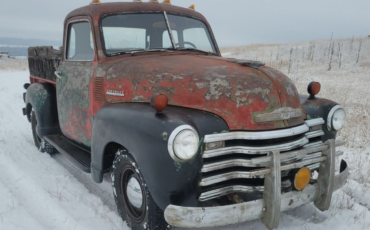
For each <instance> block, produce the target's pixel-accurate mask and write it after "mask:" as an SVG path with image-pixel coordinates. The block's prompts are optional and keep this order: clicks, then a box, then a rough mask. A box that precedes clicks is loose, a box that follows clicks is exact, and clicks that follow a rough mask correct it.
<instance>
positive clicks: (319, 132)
mask: <svg viewBox="0 0 370 230" xmlns="http://www.w3.org/2000/svg"><path fill="white" fill-rule="evenodd" d="M320 136H324V131H322V130H317V131H312V132H308V133H306V137H307V138H308V139H311V138H314V137H320Z"/></svg>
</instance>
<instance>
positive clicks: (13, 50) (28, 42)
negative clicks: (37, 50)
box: [0, 37, 62, 57]
mask: <svg viewBox="0 0 370 230" xmlns="http://www.w3.org/2000/svg"><path fill="white" fill-rule="evenodd" d="M61 45H62V41H53V40H42V39H23V38H4V37H0V51H8V52H9V55H10V56H12V57H14V56H27V49H28V47H30V46H61Z"/></svg>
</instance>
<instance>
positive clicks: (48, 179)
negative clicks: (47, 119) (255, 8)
mask: <svg viewBox="0 0 370 230" xmlns="http://www.w3.org/2000/svg"><path fill="white" fill-rule="evenodd" d="M329 44H331V45H329ZM333 44H334V45H333ZM360 44H361V47H360ZM329 46H330V47H334V48H333V49H331V48H329ZM325 47H326V48H325ZM338 47H341V48H340V49H341V50H340V51H339V50H338V49H339V48H338ZM313 50H314V51H313ZM359 50H360V55H358V51H359ZM291 52H292V54H290V53H291ZM331 53H333V55H331ZM369 53H370V39H362V42H361V40H360V39H354V40H352V39H349V40H340V41H338V40H335V41H314V42H311V43H302V44H288V45H255V46H248V47H236V48H229V49H225V50H224V54H226V56H229V57H237V58H245V59H254V60H255V59H257V60H262V61H265V62H266V63H267V64H268V65H270V66H273V67H275V68H278V69H280V70H281V71H283V72H285V73H288V72H289V76H290V77H291V78H292V79H293V81H294V82H295V83H296V84H297V86H298V89H299V91H300V92H301V93H305V88H306V86H307V84H308V83H309V82H310V81H312V80H316V81H320V82H321V83H322V92H321V93H320V96H321V97H326V98H330V99H332V100H335V101H338V102H339V103H341V104H342V105H343V106H344V107H345V109H346V110H347V116H348V122H347V126H346V128H345V129H344V130H342V131H341V133H340V138H342V139H345V140H347V141H348V143H347V145H346V146H345V147H343V148H342V149H343V150H344V151H345V154H344V156H343V158H344V159H346V160H347V161H348V163H349V165H350V169H351V170H350V171H351V176H350V179H349V181H348V183H347V185H345V186H344V188H343V189H342V190H340V191H338V192H336V193H335V194H334V197H333V200H332V207H331V208H330V210H329V211H327V212H320V211H318V210H316V209H315V207H314V206H313V204H308V205H305V206H302V207H300V208H297V209H295V210H292V211H289V212H285V213H283V214H282V218H281V222H280V227H279V229H304V230H309V229H337V230H342V229H356V230H357V229H370V177H369V176H370V140H369V137H370V131H369V130H370V129H369V127H370V119H369V116H370V109H369V108H370V107H369V101H370V95H369V92H370V57H369ZM330 59H331V70H330V71H328V69H329V63H330ZM357 59H359V60H358V61H357ZM290 60H291V61H290ZM26 63H27V62H25V63H24V62H19V60H13V62H12V61H10V60H8V61H7V62H6V63H5V62H4V60H3V61H2V60H0V230H13V229H14V230H23V229H30V230H33V229H35V230H44V229H45V230H46V229H58V230H69V229H71V230H73V229H76V230H80V229H81V230H83V229H86V230H87V229H89V230H95V229H97V230H102V229H107V230H115V229H117V230H118V229H120V230H127V229H129V228H128V227H127V225H126V223H125V222H124V221H122V220H121V218H120V217H119V216H118V214H117V213H116V211H115V204H114V201H113V196H112V188H111V186H110V181H109V176H107V177H106V178H105V180H104V182H103V184H101V185H97V184H95V183H94V182H93V181H92V180H91V178H90V175H88V174H85V173H83V172H81V171H80V170H79V169H77V168H75V167H74V166H73V165H72V164H71V163H69V162H68V161H67V160H66V159H64V158H63V157H61V156H58V155H56V156H54V157H51V156H49V155H47V154H42V153H40V152H38V150H37V149H36V148H35V147H34V145H33V139H32V134H31V125H30V123H29V122H28V121H27V119H26V118H25V117H24V116H23V115H22V111H21V108H22V107H23V106H24V103H23V99H22V94H23V92H24V89H23V87H22V86H23V84H24V83H25V82H28V75H29V73H28V71H27V70H26V68H27V65H26ZM339 66H340V67H339ZM20 70H23V71H20ZM217 229H218V230H226V229H261V230H262V229H266V228H265V227H264V226H263V225H262V224H261V223H260V221H259V220H256V221H251V222H247V223H243V224H239V225H235V226H228V227H224V228H217Z"/></svg>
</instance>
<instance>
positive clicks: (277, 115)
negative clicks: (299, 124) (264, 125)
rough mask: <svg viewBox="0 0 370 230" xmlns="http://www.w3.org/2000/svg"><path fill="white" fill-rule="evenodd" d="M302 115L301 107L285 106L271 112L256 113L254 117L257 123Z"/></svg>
mask: <svg viewBox="0 0 370 230" xmlns="http://www.w3.org/2000/svg"><path fill="white" fill-rule="evenodd" d="M301 116H303V113H302V110H301V109H293V108H290V107H285V108H281V109H277V110H275V111H273V112H271V113H264V114H258V115H255V116H254V119H255V121H256V122H257V123H260V122H269V121H283V120H289V119H291V118H296V117H301Z"/></svg>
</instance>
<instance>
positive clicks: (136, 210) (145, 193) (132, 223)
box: [112, 150, 172, 230]
mask: <svg viewBox="0 0 370 230" xmlns="http://www.w3.org/2000/svg"><path fill="white" fill-rule="evenodd" d="M125 153H127V152H125V150H119V151H118V152H117V153H116V157H115V160H114V162H113V172H112V186H113V194H114V199H115V201H116V204H117V210H118V213H119V214H120V215H121V217H122V219H123V220H126V221H127V225H128V226H129V227H131V229H132V230H144V229H148V230H154V229H156V230H165V229H172V228H171V226H169V225H168V224H167V222H166V221H165V219H164V214H163V211H162V210H161V209H160V208H159V207H158V206H157V204H156V203H155V201H154V200H153V198H152V196H151V194H150V192H149V190H148V188H147V186H146V184H145V182H144V179H143V177H142V175H141V172H140V169H139V167H138V166H137V164H136V163H135V161H134V160H133V158H132V157H131V156H130V155H127V154H125Z"/></svg>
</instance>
